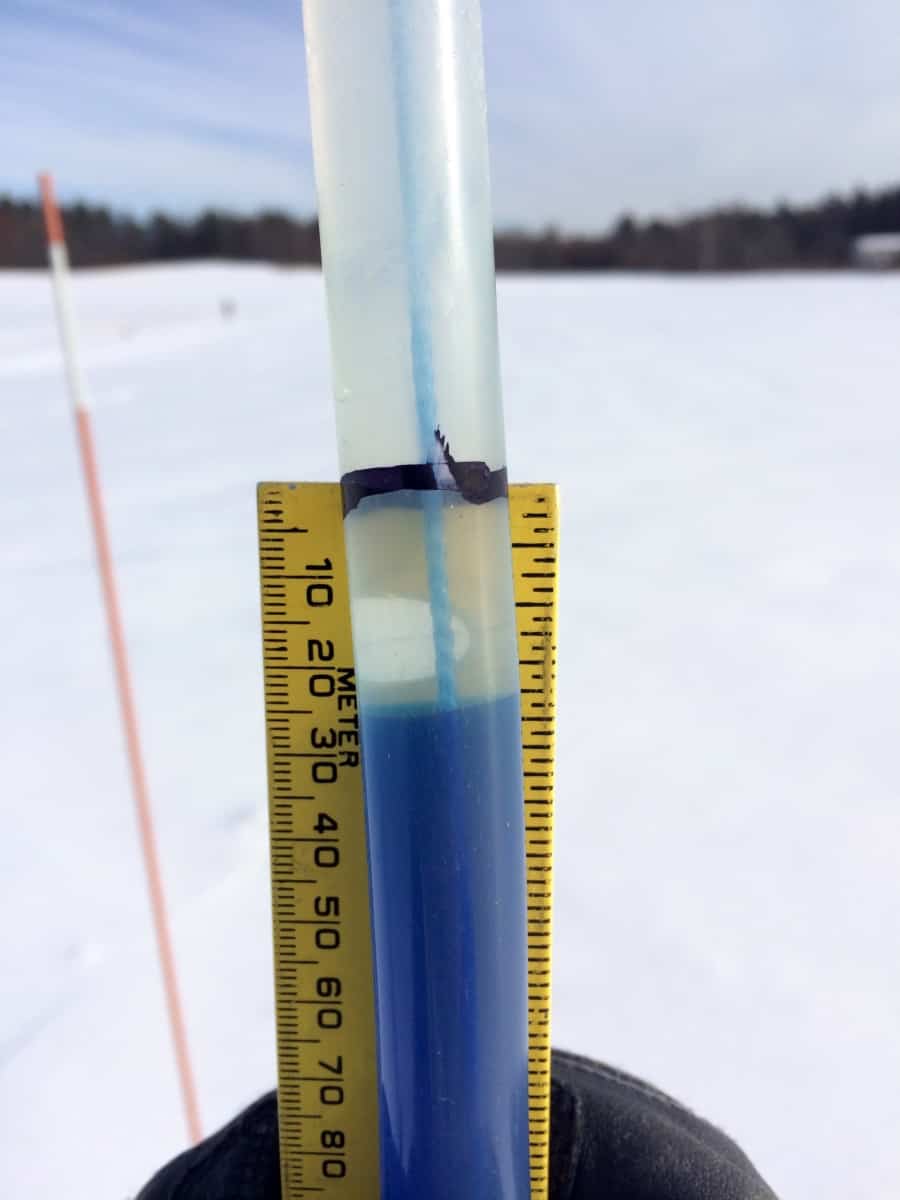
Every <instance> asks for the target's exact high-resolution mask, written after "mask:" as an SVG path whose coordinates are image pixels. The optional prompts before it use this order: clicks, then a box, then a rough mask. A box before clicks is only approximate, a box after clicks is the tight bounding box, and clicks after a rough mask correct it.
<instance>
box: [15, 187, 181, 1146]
mask: <svg viewBox="0 0 900 1200" xmlns="http://www.w3.org/2000/svg"><path fill="white" fill-rule="evenodd" d="M38 181H39V183H40V188H41V201H42V204H43V208H44V223H45V225H46V229H47V249H48V256H49V259H50V270H51V275H52V279H53V295H54V299H55V301H56V317H57V322H58V324H59V336H60V340H61V342H62V349H63V358H64V360H65V366H66V378H67V380H68V384H69V395H70V396H71V399H72V407H73V409H74V414H75V427H76V430H77V434H78V447H79V450H80V452H81V465H82V468H83V471H84V482H85V487H86V489H87V498H88V508H89V509H90V514H91V524H92V526H93V531H94V545H95V549H96V554H97V569H98V572H99V575H100V586H101V589H102V592H103V603H104V607H105V609H106V623H107V628H108V632H109V641H110V646H111V649H112V658H113V667H114V670H115V677H116V688H117V691H118V694H119V707H120V710H121V714H122V725H123V728H124V733H125V746H126V750H127V752H128V763H129V767H130V771H131V783H132V788H133V790H134V799H135V805H136V808H137V819H138V829H139V832H140V839H141V849H142V851H143V857H144V867H145V869H146V874H147V886H148V888H149V892H150V909H151V912H152V915H153V926H154V931H155V933H156V945H157V949H158V951H159V961H160V967H161V970H162V977H163V987H164V990H165V995H166V1006H167V1009H168V1013H169V1024H170V1026H171V1031H172V1041H173V1044H174V1049H175V1060H176V1065H177V1069H178V1078H179V1082H180V1084H181V1095H182V1100H183V1103H184V1115H185V1120H186V1122H187V1127H188V1133H189V1135H190V1139H191V1141H192V1142H198V1141H199V1140H200V1138H201V1136H202V1133H201V1126H200V1109H199V1106H198V1104H197V1089H196V1087H195V1084H194V1076H193V1071H192V1069H191V1060H190V1055H189V1053H188V1042H187V1033H186V1030H185V1023H184V1014H183V1011H182V1007H181V1000H180V998H179V993H178V978H177V975H176V971H175V954H174V951H173V949H172V937H171V934H170V932H169V921H168V917H167V915H166V903H165V894H164V892H163V884H162V872H161V871H160V866H159V853H158V851H157V846H156V834H155V832H154V828H153V813H152V810H151V807H150V796H149V792H148V790H147V778H146V774H145V771H144V763H143V757H142V755H141V745H140V739H139V737H138V723H137V713H136V711H135V704H134V692H133V689H132V686H131V673H130V671H129V668H128V654H127V650H126V646H125V632H124V628H123V625H122V615H121V612H120V610H119V600H118V595H117V591H116V581H115V574H114V571H113V558H112V551H111V549H110V542H109V533H108V531H107V527H106V516H105V513H104V509H103V497H102V492H101V487H100V474H99V471H98V469H97V455H96V452H95V450H94V436H93V432H92V428H91V417H90V411H89V408H88V403H87V393H86V391H85V387H84V380H83V378H82V376H81V371H80V369H79V365H78V355H77V338H76V329H75V319H74V311H73V308H72V301H71V296H70V293H69V256H68V253H67V251H66V241H65V235H64V233H63V224H62V217H61V216H60V212H59V208H58V207H57V204H56V199H55V197H54V193H53V178H52V176H51V175H49V174H42V175H40V176H39V177H38Z"/></svg>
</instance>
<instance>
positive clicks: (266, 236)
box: [0, 187, 900, 271]
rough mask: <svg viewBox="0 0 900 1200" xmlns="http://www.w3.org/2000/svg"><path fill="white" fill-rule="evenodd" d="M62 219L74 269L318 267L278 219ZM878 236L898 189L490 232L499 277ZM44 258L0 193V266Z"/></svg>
mask: <svg viewBox="0 0 900 1200" xmlns="http://www.w3.org/2000/svg"><path fill="white" fill-rule="evenodd" d="M63 217H64V221H65V225H66V236H67V241H68V246H69V253H70V256H71V259H72V262H73V263H74V264H75V265H76V266H84V267H88V266H109V265H113V264H116V263H137V262H165V261H172V260H175V259H200V258H220V259H221V258H225V259H246V260H257V261H259V260H262V261H267V262H274V263H284V264H302V263H306V264H317V263H318V262H319V261H320V247H319V229H318V224H317V222H316V221H315V220H306V221H303V220H297V219H295V218H293V217H289V216H286V215H285V214H283V213H278V212H263V213H258V214H257V215H255V216H249V217H242V216H234V215H231V214H228V213H224V212H217V211H212V210H211V211H208V212H205V213H202V214H201V215H200V216H198V217H194V218H175V217H170V216H166V215H164V214H161V213H157V214H154V215H153V216H150V217H148V218H146V219H144V220H138V219H136V218H134V217H131V216H127V215H123V214H121V213H115V212H112V211H110V210H109V209H108V208H104V207H97V206H93V205H87V204H72V205H69V206H67V207H65V208H64V209H63ZM873 233H900V187H896V188H890V189H886V190H883V191H878V192H865V191H858V192H856V193H855V194H854V195H853V196H851V197H849V198H842V197H837V196H832V197H829V198H828V199H826V200H824V201H822V202H821V203H819V204H812V205H808V206H805V207H795V206H792V205H788V204H781V205H778V206H777V207H776V208H774V209H771V210H763V209H755V208H750V207H747V206H743V205H734V206H729V207H725V208H717V209H713V210H711V211H709V212H705V213H700V214H697V215H693V216H687V217H683V218H679V219H675V220H660V219H648V220H638V219H636V218H634V217H630V216H624V217H622V218H621V220H619V221H618V223H617V224H616V225H615V226H614V227H613V228H612V229H611V230H610V231H609V232H607V233H605V234H599V235H597V236H584V235H579V236H576V235H572V234H567V233H563V232H560V231H559V230H556V229H546V230H543V231H541V232H527V231H516V230H507V231H502V232H499V233H498V234H497V235H496V253H497V265H498V267H499V268H500V269H501V270H506V271H613V270H615V271H622V270H625V271H758V270H772V269H776V270H777V269H822V268H840V267H846V266H849V265H851V263H852V261H853V247H854V242H855V240H856V239H857V238H859V237H861V236H862V235H864V234H873ZM44 261H45V248H44V232H43V225H42V220H41V213H40V209H39V207H38V206H37V205H36V204H34V203H31V202H29V201H22V200H14V199H11V198H9V197H0V267H36V266H41V265H43V263H44Z"/></svg>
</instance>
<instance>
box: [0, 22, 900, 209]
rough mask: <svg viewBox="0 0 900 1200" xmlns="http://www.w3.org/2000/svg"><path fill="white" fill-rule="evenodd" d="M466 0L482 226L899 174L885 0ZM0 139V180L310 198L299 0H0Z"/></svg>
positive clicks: (875, 182) (162, 203) (158, 195)
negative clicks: (482, 71) (475, 57)
mask: <svg viewBox="0 0 900 1200" xmlns="http://www.w3.org/2000/svg"><path fill="white" fill-rule="evenodd" d="M307 2H308V3H310V2H311V3H325V2H327V0H307ZM409 2H410V3H412V2H420V0H409ZM482 4H483V11H484V26H485V53H486V62H487V78H488V104H489V113H490V123H491V142H492V161H493V174H494V208H495V216H496V220H497V223H498V224H499V225H504V226H508V225H520V226H531V227H534V226H543V225H545V224H549V223H552V224H556V225H559V226H562V227H563V228H567V229H573V230H581V231H588V232H589V231H592V230H597V229H602V228H605V227H606V226H608V225H609V223H610V222H611V221H612V220H614V219H615V218H616V217H617V216H618V215H620V214H621V213H623V212H625V211H631V212H635V213H637V214H639V215H647V214H651V213H658V214H663V215H675V214H679V213H683V212H686V211H691V210H696V209H698V208H703V207H708V206H710V205H713V204H721V203H731V202H736V201H744V202H750V203H761V204H770V203H773V202H776V201H779V200H782V199H787V200H792V201H801V202H802V201H806V200H814V199H818V198H819V197H821V196H822V195H824V194H826V193H827V192H830V191H849V190H851V189H852V188H855V187H857V186H868V187H873V186H879V185H888V184H896V183H898V182H900V4H898V3H897V0H685V2H684V3H681V4H673V3H672V2H671V0H553V2H552V3H548V0H482ZM0 148H2V154H0V192H4V191H6V192H12V193H14V194H17V195H28V194H31V193H32V192H33V188H34V184H33V180H34V176H35V172H36V171H37V170H39V169H41V168H45V167H49V168H51V169H52V170H53V171H54V173H55V175H56V177H57V182H58V188H59V192H60V194H61V196H62V197H63V198H64V199H72V198H75V197H80V198H85V199H89V200H92V201H102V202H105V203H111V204H113V205H114V206H115V207H117V208H120V209H125V210H131V211H135V212H138V213H145V212H147V211H149V210H152V209H157V208H161V209H166V210H168V211H172V212H176V213H180V214H189V213H192V212H196V211H198V210H200V209H202V208H205V207H218V208H224V209H231V210H235V211H242V212H250V211H255V210H258V209H260V208H280V209H284V210H287V211H290V212H293V213H297V214H310V213H312V212H313V211H314V210H315V184H314V179H313V172H312V155H311V148H310V140H309V113H308V106H307V101H306V77H305V64H304V53H303V35H302V22H301V16H300V0H2V4H0Z"/></svg>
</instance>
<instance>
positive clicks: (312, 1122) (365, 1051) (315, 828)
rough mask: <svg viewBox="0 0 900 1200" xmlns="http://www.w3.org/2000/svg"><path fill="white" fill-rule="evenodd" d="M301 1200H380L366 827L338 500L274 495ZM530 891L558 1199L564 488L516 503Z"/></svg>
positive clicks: (276, 696) (277, 750)
mask: <svg viewBox="0 0 900 1200" xmlns="http://www.w3.org/2000/svg"><path fill="white" fill-rule="evenodd" d="M258 509H259V547H260V574H261V593H262V630H263V661H264V680H265V709H266V733H267V757H268V768H269V828H270V849H271V875H272V913H273V934H274V959H275V1001H276V1034H277V1043H278V1097H279V1103H278V1107H279V1132H280V1142H281V1170H282V1195H283V1196H284V1200H301V1198H307V1197H308V1198H312V1197H315V1198H316V1200H339V1198H341V1200H377V1195H378V1179H379V1162H378V1136H377V1128H378V1096H377V1071H376V1049H375V1045H376V1043H375V1015H374V1009H375V1006H374V994H373V983H372V978H373V977H372V953H371V936H370V921H369V894H368V867H367V857H366V832H365V812H364V806H363V789H362V772H361V767H360V751H359V724H358V717H357V711H356V692H355V676H354V665H353V652H352V639H351V631H350V605H349V596H348V587H347V575H346V565H345V558H344V535H343V514H342V506H341V494H340V488H339V486H338V485H336V484H285V483H264V484H261V485H260V486H259V490H258ZM510 521H511V528H512V544H513V564H514V574H515V593H516V613H517V624H518V632H519V643H520V653H519V660H520V683H521V702H522V731H523V732H522V751H523V770H524V776H525V778H524V783H525V830H526V856H527V872H526V876H527V885H528V1012H529V1125H530V1153H531V1185H532V1200H546V1196H547V1188H548V1176H547V1167H548V1154H549V1118H550V1112H549V1101H550V934H551V901H552V836H553V834H552V828H553V823H552V816H553V755H554V699H555V627H556V489H555V488H554V487H552V486H541V485H528V486H519V487H512V488H511V489H510Z"/></svg>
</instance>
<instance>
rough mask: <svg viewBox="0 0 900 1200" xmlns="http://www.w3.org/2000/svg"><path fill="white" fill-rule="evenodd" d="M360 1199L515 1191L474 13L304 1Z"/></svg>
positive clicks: (512, 641) (495, 455) (518, 809)
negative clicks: (359, 759)
mask: <svg viewBox="0 0 900 1200" xmlns="http://www.w3.org/2000/svg"><path fill="white" fill-rule="evenodd" d="M304 23H305V30H306V44H307V55H308V62H309V80H310V97H311V111H312V120H313V145H314V152H315V162H316V178H317V185H318V192H319V219H320V225H321V232H322V249H323V261H324V267H325V275H326V284H327V294H328V308H329V324H330V331H331V345H332V363H333V373H334V384H335V396H336V405H337V425H338V443H339V451H340V459H341V469H342V472H343V478H342V483H343V489H344V507H345V513H346V520H345V529H346V541H347V557H348V566H349V571H350V582H351V607H352V619H353V638H354V654H355V658H356V668H357V680H358V687H359V700H360V716H361V725H362V738H363V768H364V776H365V786H366V810H367V819H368V827H369V853H370V873H371V894H372V916H373V934H374V952H375V972H376V998H377V1006H378V1046H379V1069H380V1079H381V1096H382V1128H381V1139H382V1173H383V1179H382V1195H383V1196H385V1197H386V1200H387V1198H389V1200H412V1198H413V1197H415V1200H432V1198H434V1197H441V1198H444V1197H446V1198H447V1200H450V1198H451V1197H453V1198H456V1197H460V1198H463V1197H465V1200H482V1198H483V1200H525V1197H526V1196H527V1194H528V1190H529V1181H528V1126H527V1007H526V1006H527V1001H526V981H527V964H526V937H525V931H526V921H525V917H526V912H525V880H524V875H525V871H524V834H523V819H522V811H523V809H522V794H521V787H522V781H521V762H520V749H519V747H520V740H521V739H520V722H519V708H518V656H517V647H516V633H515V610H514V600H513V591H512V563H511V552H510V543H509V514H508V507H507V500H506V471H505V448H504V436H503V416H502V406H501V399H500V385H499V366H498V355H497V332H496V302H495V290H494V264H493V244H492V228H491V209H490V188H489V172H488V155H487V130H486V116H485V102H484V82H483V65H482V46H481V25H480V11H479V4H478V3H477V0H304Z"/></svg>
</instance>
